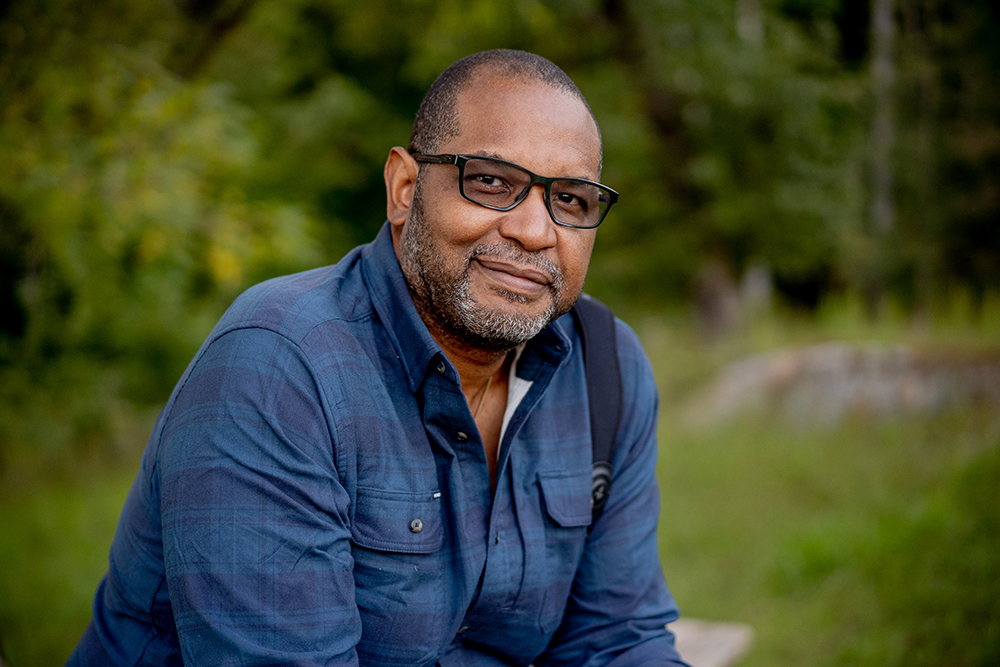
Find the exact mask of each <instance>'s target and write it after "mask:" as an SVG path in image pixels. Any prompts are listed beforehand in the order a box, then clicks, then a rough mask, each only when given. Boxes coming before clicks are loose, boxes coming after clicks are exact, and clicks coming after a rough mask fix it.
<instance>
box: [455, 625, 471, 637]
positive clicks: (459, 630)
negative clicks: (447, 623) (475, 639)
mask: <svg viewBox="0 0 1000 667" xmlns="http://www.w3.org/2000/svg"><path fill="white" fill-rule="evenodd" d="M469 630H470V628H469V626H467V625H463V626H462V627H460V628H459V629H458V634H460V635H464V634H465V633H466V632H468V631H469Z"/></svg>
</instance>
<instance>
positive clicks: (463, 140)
mask: <svg viewBox="0 0 1000 667" xmlns="http://www.w3.org/2000/svg"><path fill="white" fill-rule="evenodd" d="M455 109H456V114H457V120H458V135H457V137H456V139H455V140H453V141H450V142H448V143H449V144H454V143H458V144H459V145H461V146H463V149H462V150H463V152H483V151H486V152H488V153H490V154H494V155H496V156H498V157H503V158H504V159H515V157H516V156H514V155H511V154H505V149H507V150H519V149H520V150H525V149H527V148H534V149H537V150H544V149H545V145H546V144H556V145H559V146H560V147H562V149H564V150H567V151H570V152H576V153H579V155H580V158H581V159H582V160H583V161H585V162H587V163H591V162H592V163H593V165H594V168H595V169H597V170H599V169H600V167H599V165H600V153H601V141H600V133H599V131H598V129H597V123H596V121H595V120H594V118H593V116H592V115H591V113H590V110H589V109H588V108H587V106H586V104H585V103H584V102H583V100H581V99H580V98H579V97H578V96H577V95H575V94H573V93H571V92H568V91H566V90H562V89H560V88H558V87H555V86H553V85H551V84H549V83H547V82H545V81H540V80H537V79H530V78H526V77H523V76H517V75H514V76H507V75H503V74H502V73H495V72H487V73H483V74H479V75H478V76H475V77H474V78H473V80H471V81H470V82H469V83H468V84H467V85H466V86H464V87H463V88H462V90H461V91H460V92H459V93H458V95H457V96H456V100H455ZM470 142H471V143H475V144H477V145H475V146H473V145H470ZM480 144H481V145H480ZM595 176H596V174H595Z"/></svg>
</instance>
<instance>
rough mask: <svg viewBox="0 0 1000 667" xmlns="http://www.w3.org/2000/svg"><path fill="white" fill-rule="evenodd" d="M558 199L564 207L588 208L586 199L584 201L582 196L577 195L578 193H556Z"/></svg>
mask: <svg viewBox="0 0 1000 667" xmlns="http://www.w3.org/2000/svg"><path fill="white" fill-rule="evenodd" d="M556 200H557V201H558V202H559V205H560V206H562V207H563V208H570V207H574V208H584V209H585V208H587V202H586V201H584V200H583V199H582V198H581V197H577V196H576V195H574V194H571V193H569V192H560V193H559V194H557V195H556Z"/></svg>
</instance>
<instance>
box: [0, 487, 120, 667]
mask: <svg viewBox="0 0 1000 667" xmlns="http://www.w3.org/2000/svg"><path fill="white" fill-rule="evenodd" d="M133 476H134V473H133V472H132V471H128V472H125V471H120V470H118V471H104V472H102V473H99V474H94V475H92V476H90V477H88V478H86V479H82V478H81V479H74V480H71V481H65V480H63V481H60V482H48V483H44V484H39V485H37V486H36V487H35V488H34V489H32V490H31V491H30V492H24V493H21V494H18V495H17V496H16V497H9V496H6V497H3V498H2V500H0V640H2V642H3V648H4V652H5V654H6V659H7V661H8V663H9V665H10V666H11V667H30V666H33V665H37V666H39V667H41V666H43V665H44V666H50V665H61V664H63V663H64V662H65V661H66V659H67V658H68V657H69V654H70V652H71V651H72V650H73V647H74V646H75V645H76V642H77V640H78V639H79V638H80V635H81V634H82V633H83V629H84V627H86V625H87V622H88V621H89V620H90V602H91V600H92V599H93V596H94V591H95V590H96V588H97V584H98V582H99V581H100V579H101V577H102V576H103V574H104V571H105V570H106V569H107V563H108V560H107V554H108V547H109V546H110V544H111V537H112V535H113V534H114V529H115V524H116V522H117V520H118V513H119V511H120V510H121V506H122V503H123V502H124V501H125V496H126V494H127V493H128V488H129V485H130V484H131V481H132V477H133Z"/></svg>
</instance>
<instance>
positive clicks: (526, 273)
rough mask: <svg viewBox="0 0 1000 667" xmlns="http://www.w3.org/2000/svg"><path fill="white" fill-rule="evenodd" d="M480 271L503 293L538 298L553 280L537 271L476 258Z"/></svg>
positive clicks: (507, 263)
mask: <svg viewBox="0 0 1000 667" xmlns="http://www.w3.org/2000/svg"><path fill="white" fill-rule="evenodd" d="M474 261H475V262H476V263H477V264H478V265H479V268H480V271H481V272H482V273H483V274H484V275H485V276H486V277H487V278H489V279H490V280H491V281H493V282H495V283H497V284H498V285H499V286H500V287H502V288H503V289H504V290H505V291H508V292H511V293H514V294H518V295H523V296H525V297H536V298H537V297H539V296H541V295H542V294H544V293H546V292H548V291H549V290H550V289H551V286H552V283H553V282H554V278H553V277H552V276H550V275H548V274H546V273H544V272H542V271H539V270H538V269H535V268H532V267H528V266H522V265H518V264H512V263H510V262H507V261H503V260H497V259H487V258H484V257H476V258H475V260H474Z"/></svg>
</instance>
